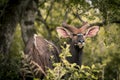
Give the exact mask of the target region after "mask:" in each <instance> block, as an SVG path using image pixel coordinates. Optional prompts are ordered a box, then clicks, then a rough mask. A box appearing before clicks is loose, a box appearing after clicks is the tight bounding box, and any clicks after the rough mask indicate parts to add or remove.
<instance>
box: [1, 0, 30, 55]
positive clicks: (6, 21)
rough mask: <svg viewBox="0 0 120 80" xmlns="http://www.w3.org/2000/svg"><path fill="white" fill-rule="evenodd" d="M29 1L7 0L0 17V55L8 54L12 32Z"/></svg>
mask: <svg viewBox="0 0 120 80" xmlns="http://www.w3.org/2000/svg"><path fill="white" fill-rule="evenodd" d="M29 1H30V0H9V1H8V3H7V6H6V7H5V8H4V12H3V14H2V15H1V16H0V53H3V54H5V53H6V54H7V53H9V48H10V45H11V42H12V39H13V37H14V32H15V29H16V26H17V24H18V22H19V21H20V19H21V17H20V16H21V13H22V12H23V11H24V9H25V8H26V6H27V5H28V2H29Z"/></svg>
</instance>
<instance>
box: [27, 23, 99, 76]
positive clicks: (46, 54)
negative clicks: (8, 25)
mask: <svg viewBox="0 0 120 80" xmlns="http://www.w3.org/2000/svg"><path fill="white" fill-rule="evenodd" d="M87 27H88V24H85V25H83V26H82V27H81V28H75V27H72V26H70V25H68V24H65V23H64V24H63V25H62V27H57V28H56V31H57V33H58V34H59V35H60V36H61V37H63V38H70V41H69V42H68V43H69V44H70V52H71V54H72V57H67V60H68V61H69V62H70V63H76V64H78V65H81V61H82V54H83V52H82V50H83V45H84V42H85V38H86V37H93V36H95V35H96V34H97V32H98V31H99V27H98V26H93V27H90V28H88V29H87ZM59 53H60V50H58V48H57V47H56V46H55V45H54V44H53V43H51V42H49V41H47V40H46V39H44V38H42V37H40V36H34V37H33V38H31V39H30V40H29V41H28V44H27V45H26V48H25V54H27V55H31V57H32V60H33V61H34V62H35V63H37V64H38V65H39V66H40V68H41V69H42V70H41V73H43V74H44V75H45V70H46V67H49V68H52V61H51V59H50V57H51V56H54V60H55V61H58V62H59V61H60V59H59Z"/></svg>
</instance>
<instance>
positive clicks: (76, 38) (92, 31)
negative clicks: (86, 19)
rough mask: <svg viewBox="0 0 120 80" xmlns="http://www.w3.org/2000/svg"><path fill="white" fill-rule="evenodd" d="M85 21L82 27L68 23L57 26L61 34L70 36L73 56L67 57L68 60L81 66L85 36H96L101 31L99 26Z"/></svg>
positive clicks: (64, 36) (65, 36) (66, 36)
mask: <svg viewBox="0 0 120 80" xmlns="http://www.w3.org/2000/svg"><path fill="white" fill-rule="evenodd" d="M89 26H90V25H89V24H88V23H84V25H83V26H82V27H81V28H76V27H73V26H71V25H68V24H66V23H63V25H62V27H57V28H56V30H57V32H58V34H59V36H61V37H63V38H70V41H69V44H70V53H71V55H72V57H67V60H68V61H69V62H71V63H76V64H77V65H80V66H81V62H82V54H83V47H84V43H85V38H87V37H94V36H95V35H96V34H97V32H98V31H99V27H98V26H92V27H90V28H88V27H89Z"/></svg>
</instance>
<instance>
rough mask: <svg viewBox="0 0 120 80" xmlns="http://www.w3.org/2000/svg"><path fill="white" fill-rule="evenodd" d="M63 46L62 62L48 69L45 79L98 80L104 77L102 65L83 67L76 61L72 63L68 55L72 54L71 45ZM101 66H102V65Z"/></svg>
mask: <svg viewBox="0 0 120 80" xmlns="http://www.w3.org/2000/svg"><path fill="white" fill-rule="evenodd" d="M66 46H67V47H66V48H64V47H62V52H61V54H60V58H61V62H60V63H53V65H54V69H48V71H47V76H46V78H45V80H98V79H101V78H102V75H101V74H102V72H101V71H102V66H101V65H99V67H98V66H96V65H92V66H84V65H82V66H81V67H80V66H78V65H76V64H75V63H73V64H70V63H69V62H68V61H67V60H66V57H68V56H71V55H70V52H69V45H66ZM100 66H101V67H100Z"/></svg>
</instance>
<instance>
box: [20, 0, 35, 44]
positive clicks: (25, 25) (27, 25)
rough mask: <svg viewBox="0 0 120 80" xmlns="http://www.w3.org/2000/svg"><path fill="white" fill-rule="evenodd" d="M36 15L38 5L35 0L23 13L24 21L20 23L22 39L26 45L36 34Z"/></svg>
mask: <svg viewBox="0 0 120 80" xmlns="http://www.w3.org/2000/svg"><path fill="white" fill-rule="evenodd" d="M36 15H37V3H36V2H35V1H34V0H32V1H30V2H29V5H28V6H27V8H26V10H25V12H24V13H23V15H22V19H21V21H20V25H21V32H22V38H23V42H24V44H25V45H26V43H27V41H28V40H29V38H31V37H33V35H34V34H35V33H36V30H35V28H34V21H35V17H36Z"/></svg>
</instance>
